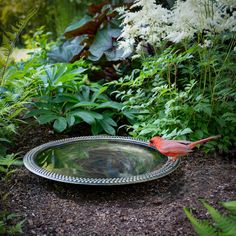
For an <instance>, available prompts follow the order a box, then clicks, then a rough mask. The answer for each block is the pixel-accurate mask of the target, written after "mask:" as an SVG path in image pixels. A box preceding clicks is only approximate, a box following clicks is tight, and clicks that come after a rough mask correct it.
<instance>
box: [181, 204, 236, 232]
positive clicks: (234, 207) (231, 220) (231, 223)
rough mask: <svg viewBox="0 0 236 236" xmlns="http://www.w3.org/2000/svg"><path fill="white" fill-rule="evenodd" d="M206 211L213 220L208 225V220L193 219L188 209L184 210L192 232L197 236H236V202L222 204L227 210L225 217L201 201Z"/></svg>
mask: <svg viewBox="0 0 236 236" xmlns="http://www.w3.org/2000/svg"><path fill="white" fill-rule="evenodd" d="M201 202H202V204H203V206H204V207H205V208H206V209H207V211H208V214H210V216H211V217H212V219H213V220H214V223H213V224H212V223H210V222H209V221H208V220H201V221H200V220H198V219H197V218H195V217H194V216H193V215H192V213H191V211H190V210H189V209H188V208H184V212H185V214H186V215H187V217H188V219H189V220H190V222H191V224H192V225H193V228H194V230H195V231H196V233H197V234H198V235H199V236H205V235H207V236H235V235H236V201H230V202H223V203H222V205H223V206H224V207H225V208H226V209H227V210H228V212H229V213H228V214H227V215H225V214H224V215H223V214H221V213H220V212H219V211H218V210H216V209H215V208H214V207H212V206H210V205H209V204H208V203H206V202H205V201H201Z"/></svg>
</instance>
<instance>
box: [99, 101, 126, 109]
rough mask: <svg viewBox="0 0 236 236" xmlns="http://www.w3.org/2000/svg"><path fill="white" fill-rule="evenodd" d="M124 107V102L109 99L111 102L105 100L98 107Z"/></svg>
mask: <svg viewBox="0 0 236 236" xmlns="http://www.w3.org/2000/svg"><path fill="white" fill-rule="evenodd" d="M122 107H123V104H122V103H119V102H113V101H109V102H104V103H102V104H100V105H99V106H97V107H96V109H102V108H113V109H117V110H121V109H122Z"/></svg>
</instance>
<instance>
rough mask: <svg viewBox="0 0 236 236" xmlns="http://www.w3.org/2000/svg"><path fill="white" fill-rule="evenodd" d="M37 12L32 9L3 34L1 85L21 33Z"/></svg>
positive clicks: (0, 49)
mask: <svg viewBox="0 0 236 236" xmlns="http://www.w3.org/2000/svg"><path fill="white" fill-rule="evenodd" d="M36 12H37V10H35V9H33V10H31V11H30V12H29V13H28V14H27V16H26V17H25V18H24V19H23V20H20V21H19V22H18V23H17V24H16V25H15V26H12V31H8V32H4V34H3V42H2V47H1V48H0V54H1V57H0V66H1V68H0V82H1V83H0V85H4V80H5V78H4V76H5V73H6V70H7V67H8V65H9V62H10V56H11V54H12V51H13V49H14V48H15V44H16V42H17V40H18V38H19V35H20V34H21V32H22V30H23V29H24V28H25V26H26V24H27V23H28V22H29V20H30V19H31V18H32V17H33V16H34V15H35V13H36Z"/></svg>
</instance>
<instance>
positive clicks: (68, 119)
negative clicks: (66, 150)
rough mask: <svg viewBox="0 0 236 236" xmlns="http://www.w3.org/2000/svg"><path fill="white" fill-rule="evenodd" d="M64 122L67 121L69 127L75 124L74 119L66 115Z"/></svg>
mask: <svg viewBox="0 0 236 236" xmlns="http://www.w3.org/2000/svg"><path fill="white" fill-rule="evenodd" d="M66 121H67V124H68V126H69V127H71V126H73V125H74V124H75V117H74V116H73V115H71V114H67V115H66Z"/></svg>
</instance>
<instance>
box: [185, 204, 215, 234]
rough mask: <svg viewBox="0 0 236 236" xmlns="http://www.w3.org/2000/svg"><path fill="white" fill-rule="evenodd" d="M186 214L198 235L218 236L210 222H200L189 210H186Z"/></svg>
mask: <svg viewBox="0 0 236 236" xmlns="http://www.w3.org/2000/svg"><path fill="white" fill-rule="evenodd" d="M184 212H185V214H186V216H187V217H188V219H189V220H190V222H191V224H192V225H193V228H194V230H195V231H196V233H197V234H198V235H200V236H217V232H216V230H215V229H214V228H213V227H212V226H211V225H210V224H209V223H208V222H206V221H200V220H198V219H197V218H195V217H194V216H193V215H192V213H191V212H190V210H189V209H188V208H184Z"/></svg>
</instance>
